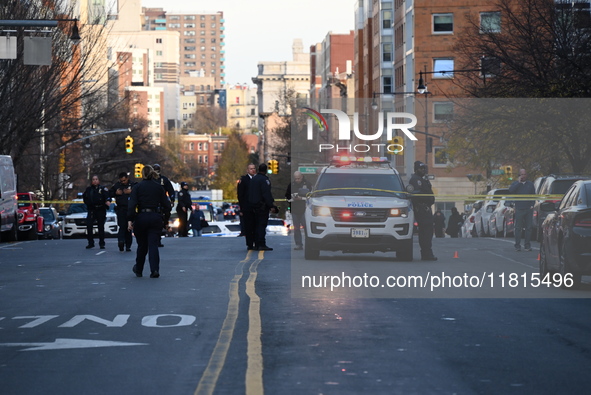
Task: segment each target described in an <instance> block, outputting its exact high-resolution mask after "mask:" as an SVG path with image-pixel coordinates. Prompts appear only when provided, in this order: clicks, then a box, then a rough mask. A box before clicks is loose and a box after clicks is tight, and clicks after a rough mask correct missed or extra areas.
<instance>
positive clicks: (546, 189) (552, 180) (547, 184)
mask: <svg viewBox="0 0 591 395" xmlns="http://www.w3.org/2000/svg"><path fill="white" fill-rule="evenodd" d="M590 179H591V176H583V175H566V174H565V175H559V174H558V175H555V174H551V175H549V176H546V178H545V179H544V181H543V183H542V184H541V186H540V189H539V192H538V194H539V195H560V197H558V196H557V197H554V198H549V199H540V200H536V201H535V203H534V216H533V221H532V237H531V239H532V240H538V241H542V223H543V222H544V220H545V219H546V216H547V215H548V214H549V212H548V211H544V210H540V205H541V204H542V203H544V202H552V203H557V202H559V201H560V199H562V196H564V194H565V193H566V191H567V190H568V189H569V188H570V187H571V185H573V184H574V183H575V182H576V181H578V180H590Z"/></svg>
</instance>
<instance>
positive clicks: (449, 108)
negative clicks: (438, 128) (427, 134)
mask: <svg viewBox="0 0 591 395" xmlns="http://www.w3.org/2000/svg"><path fill="white" fill-rule="evenodd" d="M453 117H454V104H453V103H452V102H435V103H433V122H446V121H451V120H452V119H453Z"/></svg>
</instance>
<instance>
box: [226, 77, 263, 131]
mask: <svg viewBox="0 0 591 395" xmlns="http://www.w3.org/2000/svg"><path fill="white" fill-rule="evenodd" d="M226 97H227V102H226V125H227V126H228V127H229V128H232V129H236V130H237V131H238V133H240V134H245V133H253V132H258V122H259V113H258V108H257V88H256V87H252V86H248V85H234V86H227V87H226Z"/></svg>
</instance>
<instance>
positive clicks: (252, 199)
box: [248, 163, 278, 251]
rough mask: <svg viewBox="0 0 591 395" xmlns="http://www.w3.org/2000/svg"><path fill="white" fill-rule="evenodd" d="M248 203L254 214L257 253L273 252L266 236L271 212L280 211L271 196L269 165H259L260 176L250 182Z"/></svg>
mask: <svg viewBox="0 0 591 395" xmlns="http://www.w3.org/2000/svg"><path fill="white" fill-rule="evenodd" d="M248 202H249V203H250V205H251V207H252V210H253V213H254V237H255V239H254V249H255V250H257V251H272V250H273V249H272V248H271V247H269V246H267V242H266V239H265V236H266V235H267V223H268V222H269V211H271V212H273V213H276V212H278V209H277V206H275V201H274V200H273V195H272V194H271V181H270V180H269V177H267V165H266V164H265V163H261V164H260V165H259V172H258V174H257V175H256V176H254V177H253V178H252V180H250V186H249V188H248Z"/></svg>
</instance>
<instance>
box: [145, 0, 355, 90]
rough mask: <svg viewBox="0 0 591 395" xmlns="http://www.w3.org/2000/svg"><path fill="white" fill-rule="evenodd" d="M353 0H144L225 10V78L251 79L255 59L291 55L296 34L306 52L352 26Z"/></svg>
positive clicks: (180, 8)
mask: <svg viewBox="0 0 591 395" xmlns="http://www.w3.org/2000/svg"><path fill="white" fill-rule="evenodd" d="M356 1H357V0H213V1H212V0H142V6H144V7H152V8H163V9H164V10H165V11H166V12H167V13H181V12H182V13H196V14H198V13H201V12H203V13H208V12H217V11H223V13H224V19H225V21H226V22H225V24H224V26H225V27H226V30H225V31H226V33H225V34H226V38H225V42H226V62H225V65H226V82H227V83H229V84H231V85H234V84H244V83H247V84H248V85H253V83H252V77H255V76H256V75H257V63H258V62H261V61H286V60H292V52H291V50H292V48H291V47H292V44H293V39H294V38H301V39H302V40H303V44H304V52H308V51H309V48H310V45H313V44H316V43H319V42H321V41H322V40H323V39H324V38H325V37H326V34H327V33H328V32H329V31H332V32H333V33H348V32H349V31H350V30H354V28H355V16H354V13H355V3H356Z"/></svg>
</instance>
